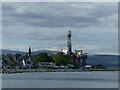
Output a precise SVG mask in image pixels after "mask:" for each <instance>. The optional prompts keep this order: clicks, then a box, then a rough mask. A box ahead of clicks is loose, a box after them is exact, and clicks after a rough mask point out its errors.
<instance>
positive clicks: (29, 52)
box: [28, 47, 31, 57]
mask: <svg viewBox="0 0 120 90" xmlns="http://www.w3.org/2000/svg"><path fill="white" fill-rule="evenodd" d="M28 56H29V57H31V48H30V47H29V51H28Z"/></svg>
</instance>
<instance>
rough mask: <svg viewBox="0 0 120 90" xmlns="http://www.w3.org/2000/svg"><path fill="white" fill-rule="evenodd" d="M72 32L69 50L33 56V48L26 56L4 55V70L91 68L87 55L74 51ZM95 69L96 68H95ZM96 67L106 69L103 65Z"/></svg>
mask: <svg viewBox="0 0 120 90" xmlns="http://www.w3.org/2000/svg"><path fill="white" fill-rule="evenodd" d="M71 36H72V35H71V31H68V35H67V50H64V49H61V51H59V52H53V53H52V54H47V53H45V52H42V53H39V54H37V55H33V54H32V50H31V47H29V48H28V53H26V55H21V54H19V53H16V54H15V55H11V54H7V55H2V68H3V69H83V68H91V67H92V66H91V65H88V64H87V53H83V50H75V51H74V52H73V51H72V44H71ZM93 67H94V66H93ZM96 67H99V68H105V67H103V66H101V65H98V66H96Z"/></svg>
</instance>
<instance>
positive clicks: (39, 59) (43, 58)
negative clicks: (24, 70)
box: [35, 53, 53, 63]
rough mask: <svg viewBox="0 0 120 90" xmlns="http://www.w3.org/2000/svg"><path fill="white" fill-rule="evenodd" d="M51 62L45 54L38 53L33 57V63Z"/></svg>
mask: <svg viewBox="0 0 120 90" xmlns="http://www.w3.org/2000/svg"><path fill="white" fill-rule="evenodd" d="M52 61H53V60H52V59H51V58H50V57H49V56H48V54H47V53H40V54H38V55H36V56H35V62H37V63H38V62H52Z"/></svg>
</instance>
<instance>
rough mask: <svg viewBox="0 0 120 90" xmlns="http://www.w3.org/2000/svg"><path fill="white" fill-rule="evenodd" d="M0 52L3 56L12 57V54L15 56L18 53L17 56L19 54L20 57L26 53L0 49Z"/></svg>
mask: <svg viewBox="0 0 120 90" xmlns="http://www.w3.org/2000/svg"><path fill="white" fill-rule="evenodd" d="M0 52H2V54H4V55H7V54H12V55H14V54H16V53H19V54H21V55H25V54H26V52H23V51H15V50H6V49H2V50H0Z"/></svg>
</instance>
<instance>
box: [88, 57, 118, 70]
mask: <svg viewBox="0 0 120 90" xmlns="http://www.w3.org/2000/svg"><path fill="white" fill-rule="evenodd" d="M118 58H120V56H118V55H89V56H88V60H87V63H88V64H91V65H96V64H101V65H103V66H107V67H112V68H118ZM119 62H120V61H119Z"/></svg>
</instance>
